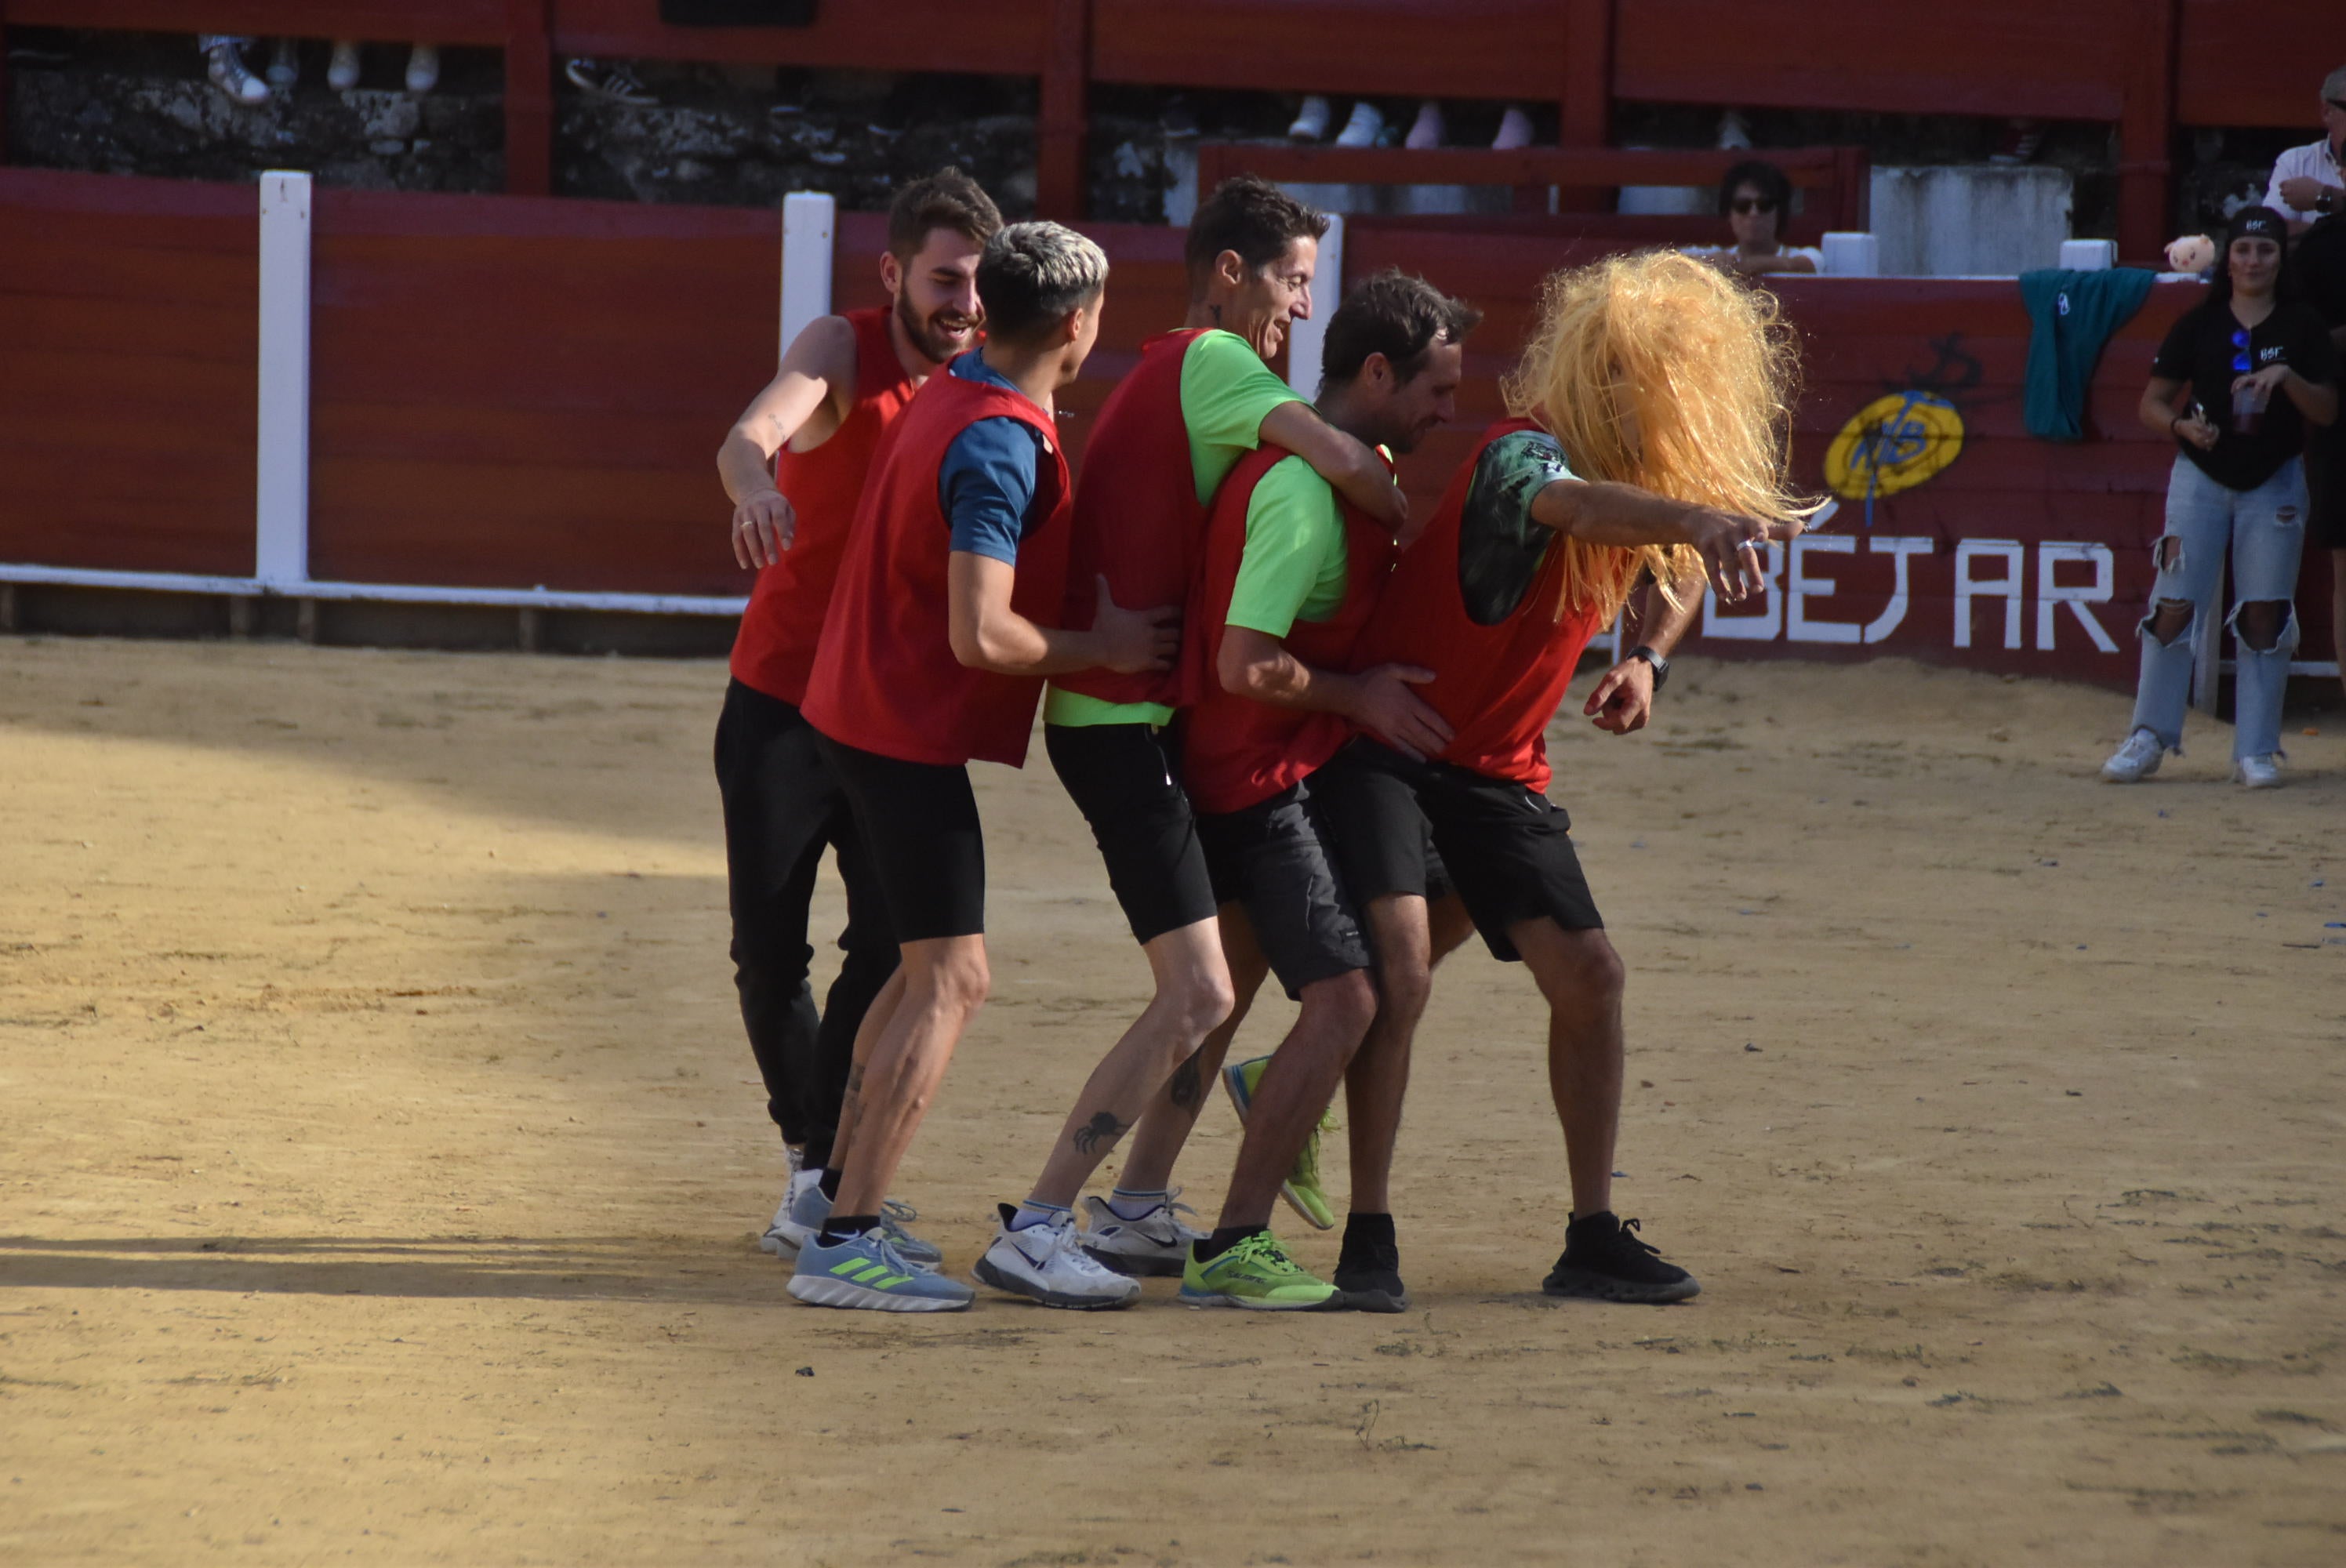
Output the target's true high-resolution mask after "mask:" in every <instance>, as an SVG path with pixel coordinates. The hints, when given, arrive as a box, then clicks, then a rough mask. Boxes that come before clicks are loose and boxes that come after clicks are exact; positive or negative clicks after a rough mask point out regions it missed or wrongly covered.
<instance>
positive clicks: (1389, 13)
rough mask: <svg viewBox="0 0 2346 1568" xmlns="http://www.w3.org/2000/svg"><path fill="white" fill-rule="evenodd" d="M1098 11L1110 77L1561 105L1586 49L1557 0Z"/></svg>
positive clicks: (1311, 1) (1105, 0)
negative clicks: (1173, 13) (1578, 48)
mask: <svg viewBox="0 0 2346 1568" xmlns="http://www.w3.org/2000/svg"><path fill="white" fill-rule="evenodd" d="M1632 8H1633V9H1634V7H1632ZM1092 11H1093V22H1092V76H1093V78H1094V79H1095V80H1097V81H1104V82H1141V83H1151V84H1163V85H1168V86H1174V87H1234V88H1247V89H1252V90H1256V91H1260V92H1270V93H1307V92H1321V93H1390V94H1393V95H1396V96H1406V97H1443V98H1500V99H1528V100H1532V101H1546V102H1554V101H1555V100H1556V98H1557V97H1559V96H1560V95H1561V94H1562V92H1563V88H1564V84H1565V78H1566V70H1567V68H1568V66H1567V56H1568V52H1569V51H1570V49H1571V48H1573V47H1574V46H1575V44H1574V42H1573V41H1571V40H1568V39H1567V38H1566V22H1567V20H1568V17H1567V15H1566V7H1565V6H1563V5H1558V4H1556V0H1474V3H1471V4H1467V5H1425V4H1423V0H1188V4H1185V5H1183V6H1182V7H1181V17H1180V23H1179V25H1168V23H1167V19H1166V11H1165V7H1164V5H1162V4H1161V3H1160V0H1093V6H1092ZM1240 41H1242V42H1240ZM1234 45H1235V46H1234Z"/></svg>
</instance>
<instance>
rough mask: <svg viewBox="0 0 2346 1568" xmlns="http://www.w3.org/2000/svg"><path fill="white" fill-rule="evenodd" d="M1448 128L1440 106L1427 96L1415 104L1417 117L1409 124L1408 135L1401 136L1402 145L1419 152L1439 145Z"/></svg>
mask: <svg viewBox="0 0 2346 1568" xmlns="http://www.w3.org/2000/svg"><path fill="white" fill-rule="evenodd" d="M1448 128H1449V127H1446V126H1444V125H1443V121H1442V106H1441V105H1440V104H1437V103H1435V102H1434V101H1433V99H1432V98H1428V99H1426V100H1425V101H1424V102H1423V103H1422V104H1420V105H1418V106H1417V118H1416V120H1415V121H1414V122H1413V124H1412V125H1411V126H1410V127H1409V135H1407V136H1406V137H1403V138H1402V146H1403V147H1407V148H1416V149H1418V150H1419V151H1421V152H1422V151H1423V150H1424V149H1425V148H1430V147H1440V146H1441V145H1442V138H1443V134H1444V133H1445V132H1446V131H1447V129H1448Z"/></svg>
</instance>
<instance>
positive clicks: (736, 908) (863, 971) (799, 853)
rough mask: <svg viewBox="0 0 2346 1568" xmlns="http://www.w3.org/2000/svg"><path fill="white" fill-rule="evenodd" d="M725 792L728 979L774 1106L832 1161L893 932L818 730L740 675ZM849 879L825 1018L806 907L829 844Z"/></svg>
mask: <svg viewBox="0 0 2346 1568" xmlns="http://www.w3.org/2000/svg"><path fill="white" fill-rule="evenodd" d="M717 788H718V790H719V793H720V794H721V795H722V796H723V797H724V800H725V869H726V885H727V890H728V892H729V895H730V902H731V904H732V909H733V984H734V986H735V988H736V989H737V990H739V992H740V993H741V1022H742V1023H743V1024H744V1025H745V1026H746V1027H747V1028H748V1030H749V1032H750V1050H751V1051H752V1052H753V1053H755V1054H756V1055H757V1058H758V1072H759V1074H760V1076H762V1077H763V1078H764V1079H765V1081H766V1111H767V1114H768V1115H771V1116H772V1117H773V1118H774V1122H775V1125H778V1126H780V1128H781V1130H782V1137H783V1139H784V1141H786V1142H789V1143H793V1144H804V1145H806V1156H807V1163H808V1164H809V1165H815V1164H820V1163H822V1162H825V1161H827V1160H829V1158H830V1157H831V1139H832V1138H833V1137H834V1136H836V1135H837V1134H838V1131H839V1108H840V1103H841V1101H842V1100H843V1099H844V1098H845V1097H846V1095H847V1073H848V1068H849V1066H850V1065H851V1064H852V1061H853V1059H854V1054H855V1031H856V1030H857V1028H858V1027H859V1026H861V1025H862V1023H863V1013H864V1011H865V1009H867V1008H869V1007H870V1006H871V1005H872V998H873V997H875V996H877V995H878V994H879V993H880V988H881V987H882V986H883V985H885V984H886V983H888V977H889V976H890V975H891V974H893V973H894V972H895V971H896V939H895V937H894V935H893V933H892V932H890V930H889V929H888V919H887V904H886V902H885V901H884V900H883V899H882V896H881V893H880V889H879V886H878V883H877V882H876V881H874V880H873V877H872V863H871V857H870V856H869V855H868V854H866V853H865V851H864V848H863V840H862V837H861V836H860V835H859V834H858V833H857V831H856V829H855V819H854V816H853V814H852V812H851V811H850V810H849V809H848V805H847V796H846V793H845V792H844V791H843V790H841V788H840V786H839V781H838V779H835V778H833V777H832V775H831V769H830V767H829V766H828V765H827V764H826V763H825V762H824V761H823V759H822V757H821V753H820V752H819V751H817V750H816V748H815V732H814V727H813V726H812V725H811V724H809V723H808V722H807V721H806V720H805V719H804V718H801V717H800V715H799V710H798V709H797V708H793V707H791V706H790V704H789V703H787V702H783V701H781V700H780V699H779V698H777V697H768V696H766V695H765V694H764V693H762V692H759V691H753V690H751V689H750V687H746V686H743V685H742V684H741V683H740V682H739V681H738V680H737V681H734V682H732V683H731V684H730V685H729V686H728V687H726V688H725V711H724V713H723V714H722V715H721V716H720V717H719V718H718V720H717ZM826 844H828V845H830V846H831V849H832V850H833V851H834V852H835V853H836V855H837V856H838V860H839V874H840V877H841V880H843V881H845V882H846V883H847V929H846V930H845V931H843V932H840V935H839V946H840V951H841V952H844V953H845V954H846V955H847V959H846V962H844V963H843V964H841V967H840V971H839V978H838V979H837V980H835V981H833V982H832V983H831V994H830V995H829V996H828V997H827V998H825V1000H824V1004H823V1009H822V1013H821V1016H820V1018H818V1016H817V1014H816V1013H815V1006H814V992H813V988H812V987H811V986H810V985H809V984H808V983H807V971H808V968H809V966H810V965H811V964H812V963H813V962H814V949H813V948H812V947H811V946H809V945H808V943H807V905H808V903H809V901H811V899H812V898H813V896H814V881H815V871H816V869H817V868H818V867H819V866H820V865H821V863H822V850H823V846H824V845H826Z"/></svg>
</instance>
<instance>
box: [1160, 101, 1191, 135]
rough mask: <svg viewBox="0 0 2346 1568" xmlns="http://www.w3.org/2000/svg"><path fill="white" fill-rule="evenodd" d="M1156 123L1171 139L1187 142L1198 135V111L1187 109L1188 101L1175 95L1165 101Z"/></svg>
mask: <svg viewBox="0 0 2346 1568" xmlns="http://www.w3.org/2000/svg"><path fill="white" fill-rule="evenodd" d="M1157 123H1158V125H1159V126H1162V127H1164V129H1165V134H1166V136H1168V137H1170V138H1171V139H1173V140H1175V141H1188V140H1190V139H1191V138H1193V137H1196V136H1197V134H1198V111H1197V110H1196V109H1193V108H1191V107H1189V100H1188V99H1187V98H1185V97H1182V96H1181V95H1180V94H1178V93H1176V94H1174V95H1173V97H1171V98H1169V99H1168V100H1167V101H1166V105H1165V109H1164V112H1163V113H1161V114H1159V115H1158V117H1157Z"/></svg>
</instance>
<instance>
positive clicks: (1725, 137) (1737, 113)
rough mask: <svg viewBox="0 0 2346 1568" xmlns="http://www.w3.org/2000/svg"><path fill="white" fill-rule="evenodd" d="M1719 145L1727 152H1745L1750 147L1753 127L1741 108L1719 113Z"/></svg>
mask: <svg viewBox="0 0 2346 1568" xmlns="http://www.w3.org/2000/svg"><path fill="white" fill-rule="evenodd" d="M1717 145H1718V146H1719V148H1720V150H1722V151H1725V152H1743V151H1746V150H1748V149H1749V148H1750V146H1751V127H1750V124H1749V122H1748V121H1747V120H1745V119H1744V117H1743V111H1742V110H1741V109H1728V110H1725V111H1724V112H1722V113H1721V114H1720V115H1719V141H1718V144H1717Z"/></svg>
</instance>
